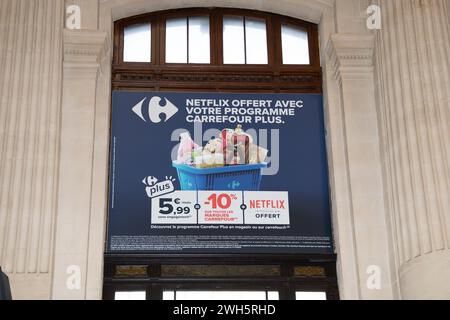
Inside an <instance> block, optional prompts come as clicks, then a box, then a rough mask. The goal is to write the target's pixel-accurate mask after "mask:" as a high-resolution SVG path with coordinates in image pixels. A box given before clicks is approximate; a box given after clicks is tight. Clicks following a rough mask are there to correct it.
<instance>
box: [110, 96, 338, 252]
mask: <svg viewBox="0 0 450 320" xmlns="http://www.w3.org/2000/svg"><path fill="white" fill-rule="evenodd" d="M111 125H112V128H111V155H110V175H109V177H110V179H109V181H110V185H109V191H110V192H109V224H108V243H107V252H110V253H133V252H138V253H143V252H145V253H280V254H285V253H295V254H300V253H332V251H333V250H332V238H331V226H330V206H329V190H328V173H327V172H328V171H327V161H326V149H325V130H324V120H323V102H322V96H321V95H319V94H261V93H253V94H231V93H192V92H191V93H188V92H126V91H115V92H113V96H112V124H111Z"/></svg>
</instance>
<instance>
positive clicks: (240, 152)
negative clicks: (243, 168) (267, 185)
mask: <svg viewBox="0 0 450 320" xmlns="http://www.w3.org/2000/svg"><path fill="white" fill-rule="evenodd" d="M252 142H253V139H252V137H251V136H250V135H249V134H247V133H245V132H244V130H243V129H242V126H241V125H238V126H237V128H236V130H231V129H224V130H223V131H222V150H223V155H224V163H225V165H242V164H249V161H250V143H252Z"/></svg>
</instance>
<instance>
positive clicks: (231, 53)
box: [223, 17, 245, 64]
mask: <svg viewBox="0 0 450 320" xmlns="http://www.w3.org/2000/svg"><path fill="white" fill-rule="evenodd" d="M223 63H224V64H245V48H244V18H242V17H224V18H223Z"/></svg>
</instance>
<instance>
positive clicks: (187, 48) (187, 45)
mask: <svg viewBox="0 0 450 320" xmlns="http://www.w3.org/2000/svg"><path fill="white" fill-rule="evenodd" d="M186 33H187V36H186V38H187V41H186V50H187V53H186V62H187V63H189V17H186Z"/></svg>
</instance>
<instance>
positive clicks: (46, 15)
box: [0, 0, 64, 299]
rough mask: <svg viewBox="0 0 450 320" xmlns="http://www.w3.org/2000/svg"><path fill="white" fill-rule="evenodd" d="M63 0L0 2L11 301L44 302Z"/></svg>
mask: <svg viewBox="0 0 450 320" xmlns="http://www.w3.org/2000/svg"><path fill="white" fill-rule="evenodd" d="M63 8H64V1H63V0H39V1H29V0H1V1H0V265H1V266H2V267H3V271H4V272H6V273H7V274H8V276H9V279H10V281H11V289H12V295H13V298H14V299H49V298H50V291H51V281H52V272H53V271H52V270H53V268H52V266H53V251H54V231H55V216H56V200H57V196H56V195H57V184H58V183H57V179H58V154H59V134H60V132H59V124H60V122H59V120H60V116H61V113H60V107H61V67H62V29H61V26H62V24H63Z"/></svg>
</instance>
